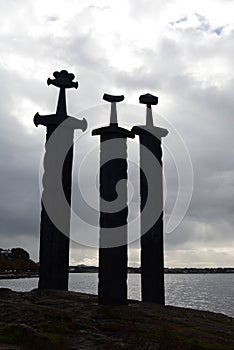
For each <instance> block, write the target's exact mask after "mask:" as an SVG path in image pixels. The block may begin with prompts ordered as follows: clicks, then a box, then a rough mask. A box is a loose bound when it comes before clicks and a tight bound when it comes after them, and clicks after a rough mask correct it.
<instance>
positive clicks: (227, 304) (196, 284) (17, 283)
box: [0, 273, 234, 317]
mask: <svg viewBox="0 0 234 350" xmlns="http://www.w3.org/2000/svg"><path fill="white" fill-rule="evenodd" d="M37 284H38V278H20V279H11V280H0V288H2V287H7V288H11V289H12V290H15V291H29V290H31V289H34V288H37ZM165 287H166V304H167V305H174V306H182V307H187V308H193V309H198V310H208V311H213V312H219V313H223V314H226V315H228V316H231V317H234V274H233V273H227V274H166V275H165ZM69 290H71V291H77V292H83V293H90V294H97V274H96V273H71V274H70V276H69ZM128 297H129V299H137V300H140V275H139V274H129V275H128Z"/></svg>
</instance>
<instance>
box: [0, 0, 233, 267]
mask: <svg viewBox="0 0 234 350" xmlns="http://www.w3.org/2000/svg"><path fill="white" fill-rule="evenodd" d="M233 12H234V3H233V1H231V0H206V1H201V0H196V1H194V0H187V1H186V2H185V1H181V0H168V1H153V0H148V1H147V0H142V1H139V0H118V1H113V0H108V1H107V0H100V1H97V0H96V1H95V0H90V1H89V0H86V1H84V0H83V1H82V0H79V1H78V0H56V1H48V0H46V1H45V0H41V1H29V0H20V1H19V0H1V2H0V16H1V21H0V36H1V40H0V50H1V55H0V79H1V94H0V121H1V136H0V169H1V172H0V189H1V196H0V247H2V248H12V247H16V246H19V247H24V248H25V249H27V250H28V251H29V252H30V255H31V257H32V258H33V259H34V260H36V261H38V251H39V225H40V192H41V176H42V173H43V168H42V157H43V154H44V143H45V128H44V127H42V126H41V127H38V128H36V127H35V126H34V124H33V116H34V114H35V113H36V112H39V113H40V114H50V113H54V111H55V108H56V103H57V95H58V91H57V89H56V88H55V87H53V86H49V87H48V86H47V84H46V81H47V78H48V77H51V78H52V75H53V72H54V71H59V70H62V69H66V70H68V71H69V72H72V73H74V74H75V77H76V80H78V82H79V88H78V90H75V89H74V90H69V91H68V93H67V104H68V112H69V115H72V116H76V117H77V118H83V117H85V118H86V119H87V121H88V123H89V127H88V129H87V131H86V132H85V133H83V134H82V133H81V131H76V133H75V140H76V142H75V158H74V171H73V206H72V208H73V211H74V213H75V215H74V217H73V219H72V230H71V238H72V242H71V253H70V264H72V265H75V264H80V263H83V264H93V265H97V263H98V261H97V244H98V162H99V139H98V137H92V136H91V130H92V129H94V128H97V127H101V126H103V125H107V123H108V121H109V113H110V108H109V107H110V106H108V104H107V103H105V102H104V101H103V100H102V95H103V93H111V94H124V95H125V100H124V102H122V103H121V104H120V105H119V106H118V119H119V124H120V125H121V126H123V127H126V128H128V129H131V127H132V126H134V125H139V124H142V123H144V121H145V109H144V107H143V106H140V105H139V103H138V101H139V96H140V95H141V94H144V93H147V92H149V93H152V94H154V95H156V96H158V98H159V104H158V106H156V107H155V108H154V123H155V125H157V126H161V127H164V128H167V129H168V130H169V134H168V136H167V137H166V138H165V139H164V140H163V156H164V158H163V159H164V199H165V266H167V267H186V266H193V267H205V266H208V267H212V266H214V267H215V266H234V260H233V256H234V236H233V224H234V216H233V211H234V200H233V198H234V156H233V148H234V138H233V135H232V133H233V130H234V115H233V114H234V113H233V110H234V108H233V91H234V70H233V69H232V66H233V62H232V61H233V57H234V21H233ZM128 147H129V148H128V155H129V208H130V214H129V237H130V244H129V265H131V266H139V264H140V250H139V239H138V238H139V176H138V175H139V172H138V170H139V169H138V167H137V164H138V162H139V154H138V151H139V144H138V139H137V137H136V138H135V139H134V140H131V141H130V140H129V142H128ZM190 196H191V198H190ZM190 199H191V200H190ZM173 208H174V209H173Z"/></svg>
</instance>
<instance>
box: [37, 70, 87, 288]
mask: <svg viewBox="0 0 234 350" xmlns="http://www.w3.org/2000/svg"><path fill="white" fill-rule="evenodd" d="M53 75H54V78H55V79H50V78H49V79H48V80H47V84H48V85H54V86H56V87H58V88H59V89H60V91H59V98H58V105H57V110H56V113H55V114H51V115H43V116H41V115H40V114H39V113H36V115H35V116H34V124H35V125H36V126H38V125H44V126H46V128H47V133H46V144H45V156H44V175H43V179H42V184H43V192H42V198H41V201H42V209H41V227H40V268H39V286H38V288H39V289H61V290H67V289H68V269H69V243H70V238H69V237H70V214H71V190H72V163H73V138H74V130H75V129H81V130H82V131H85V130H86V128H87V121H86V119H83V120H78V119H76V118H74V117H70V116H68V114H67V108H66V89H70V88H76V89H77V88H78V82H74V81H73V80H74V78H75V76H74V74H71V73H68V72H67V71H65V70H62V71H61V72H54V74H53Z"/></svg>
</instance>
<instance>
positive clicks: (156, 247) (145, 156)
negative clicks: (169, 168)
mask: <svg viewBox="0 0 234 350" xmlns="http://www.w3.org/2000/svg"><path fill="white" fill-rule="evenodd" d="M139 102H140V103H143V104H145V105H146V123H145V125H138V126H134V127H133V128H132V132H133V133H134V134H136V135H139V138H140V196H141V201H140V203H141V218H140V220H141V294H142V301H145V302H154V303H157V304H163V305H164V304H165V296H164V252H163V180H162V174H163V173H162V147H161V145H162V138H163V137H165V136H167V134H168V131H167V130H166V129H163V128H159V127H157V126H154V123H153V115H152V107H151V106H152V105H157V104H158V97H157V96H153V95H151V94H145V95H141V96H140V98H139Z"/></svg>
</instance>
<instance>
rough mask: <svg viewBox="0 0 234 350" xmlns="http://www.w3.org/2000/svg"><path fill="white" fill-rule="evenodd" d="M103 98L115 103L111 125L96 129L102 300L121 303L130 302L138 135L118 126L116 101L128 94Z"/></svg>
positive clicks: (99, 293)
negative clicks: (133, 141) (131, 184)
mask: <svg viewBox="0 0 234 350" xmlns="http://www.w3.org/2000/svg"><path fill="white" fill-rule="evenodd" d="M103 99H104V100H105V101H107V102H110V103H111V115H110V124H109V125H108V126H105V127H101V128H98V129H95V130H93V131H92V135H98V136H100V141H101V142H100V232H99V274H98V302H99V303H100V304H110V305H113V304H117V305H118V304H127V260H128V256H127V241H128V236H127V235H128V227H127V218H128V198H127V196H128V191H127V178H128V174H127V170H128V165H127V139H128V138H134V134H133V133H132V132H130V131H129V130H127V129H124V128H122V127H120V126H119V125H118V119H117V111H116V104H117V103H118V102H121V101H123V100H124V96H123V95H121V96H113V95H109V94H104V96H103ZM120 183H122V186H120V187H121V189H120V188H119V190H118V191H117V187H118V185H119V184H120Z"/></svg>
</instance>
